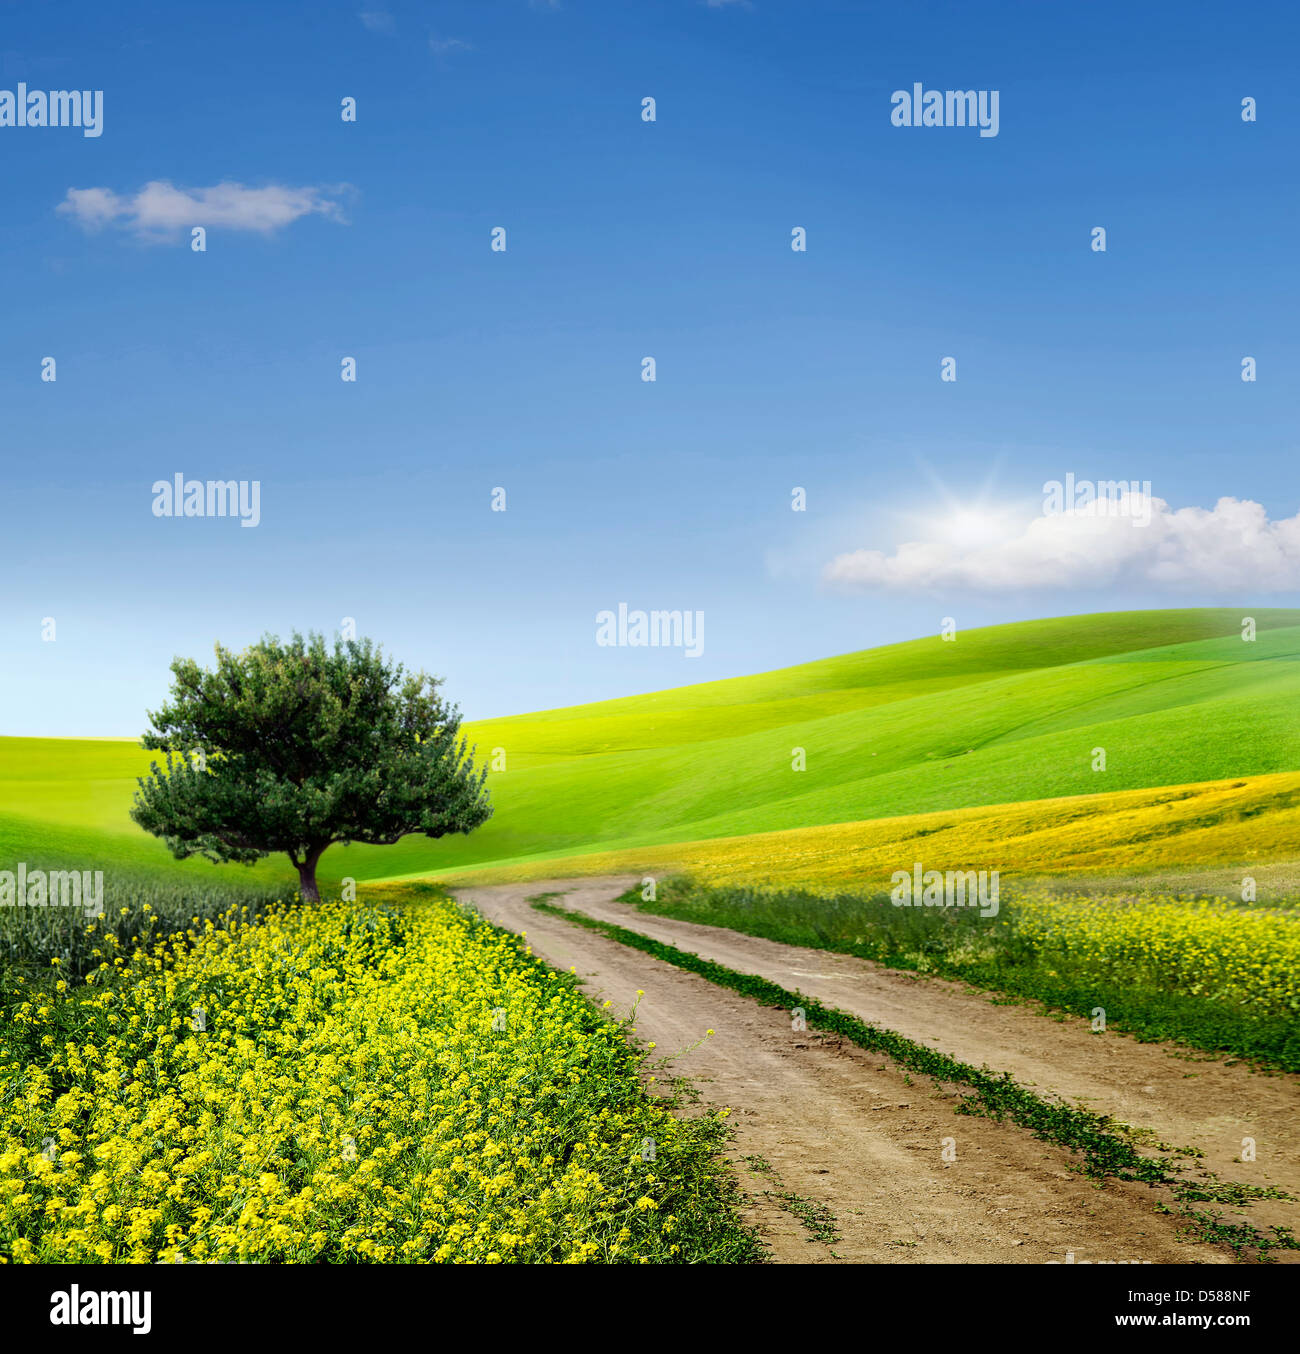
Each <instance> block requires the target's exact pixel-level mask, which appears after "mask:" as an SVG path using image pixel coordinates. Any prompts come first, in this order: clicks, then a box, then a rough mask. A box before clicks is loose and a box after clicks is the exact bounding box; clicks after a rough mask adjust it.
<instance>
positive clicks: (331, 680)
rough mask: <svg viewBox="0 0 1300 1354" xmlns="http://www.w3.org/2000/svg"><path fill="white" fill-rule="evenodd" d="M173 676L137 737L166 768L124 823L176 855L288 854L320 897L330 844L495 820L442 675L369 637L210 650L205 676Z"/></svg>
mask: <svg viewBox="0 0 1300 1354" xmlns="http://www.w3.org/2000/svg"><path fill="white" fill-rule="evenodd" d="M171 671H172V674H173V678H174V681H173V684H172V690H171V693H170V699H169V701H168V703H167V704H166V705H164V706H163V707H162V708H161V709H159V710H157V711H149V712H148V714H149V720H150V723H151V724H152V726H153V727H152V729H151V730H150V731H149V732H148V733H146V734H145V735H144V738H143V739H142V740H141V741H142V743H143V746H144V747H146V748H150V749H153V750H156V751H161V752H166V753H167V765H166V767H165V768H163V767H160V766H159V765H158V763H157V762H155V763H153V765H152V768H151V773H150V775H149V776H148V777H142V778H141V779H140V780H139V781H138V782H137V784H138V787H139V788H138V790H137V792H136V796H135V802H134V804H133V806H132V809H131V817H132V818H133V819H134V820H135V821H136V822H137V823H138V824H139V825H140V826H141V827H142V828H144V829H145V831H146V832H151V833H153V834H154V835H155V836H157V837H161V838H163V840H164V841H166V843H167V845H168V846H169V847H170V848H171V850H172V853H173V854H174V855H176V856H177V857H181V858H184V857H186V856H192V855H202V856H206V857H207V858H208V859H209V860H212V861H217V862H225V861H243V862H246V863H250V862H252V861H255V860H258V859H260V858H261V857H263V856H267V855H270V854H271V853H272V852H279V851H283V852H284V853H285V854H287V855H288V857H289V859H290V860H291V861H292V862H293V864H294V866H295V868H296V869H297V870H298V876H299V892H300V894H301V896H302V898H303V900H304V901H315V900H316V899H317V898H318V897H319V892H318V890H317V886H316V866H317V862H318V861H319V860H320V857H321V855H322V853H323V852H324V851H325V850H326V849H327V848H328V847H329V846H331V845H333V844H334V843H336V842H343V843H349V842H365V843H369V844H371V845H378V846H387V845H391V844H392V843H394V842H396V841H398V840H399V839H400V838H402V837H405V836H407V835H408V834H411V833H416V832H422V833H424V834H425V835H426V836H428V837H441V836H444V835H446V834H448V833H453V832H470V831H472V830H473V829H474V828H476V827H478V826H479V825H480V824H482V823H484V822H486V821H487V819H488V818H489V817H490V816H491V814H492V808H491V804H490V802H489V799H488V794H487V790H486V789H485V787H484V780H485V779H486V776H487V771H486V769H484V770H482V771H475V769H474V764H473V752H472V749H468V748H467V747H466V744H465V740H464V739H463V738H461V737H460V711H459V710H458V709H457V708H456V707H455V706H450V705H448V704H446V703H445V702H444V701H443V699H442V698H441V695H440V693H439V687H440V686H441V680H440V679H439V678H435V677H430V676H428V675H427V674H426V673H424V672H414V673H407V672H406V670H405V669H404V668H403V667H402V665H401V664H400V663H394V662H392V661H390V660H388V659H386V658H385V657H384V655H383V653H382V651H381V650H380V648H379V647H378V646H377V645H374V644H373V643H372V642H371V641H370V640H365V639H363V640H336V641H335V642H334V645H333V647H332V648H330V647H329V646H327V644H326V642H325V640H324V638H323V637H322V636H320V635H318V634H310V635H308V636H307V637H306V638H304V637H303V636H302V635H300V634H296V633H295V634H294V635H293V636H292V637H291V638H290V639H289V640H288V641H287V642H284V643H282V642H281V641H280V640H279V639H277V638H276V637H274V636H271V635H268V636H265V637H264V638H263V639H261V640H260V641H258V643H256V644H254V645H252V646H250V647H249V648H247V649H245V650H244V651H243V652H242V653H232V652H231V651H230V650H228V649H225V648H223V647H222V646H221V645H217V646H216V665H215V667H214V668H213V669H211V670H208V669H205V668H201V667H200V666H199V665H198V663H196V662H195V661H194V660H193V659H188V658H177V659H176V660H175V661H174V662H173V663H172V665H171Z"/></svg>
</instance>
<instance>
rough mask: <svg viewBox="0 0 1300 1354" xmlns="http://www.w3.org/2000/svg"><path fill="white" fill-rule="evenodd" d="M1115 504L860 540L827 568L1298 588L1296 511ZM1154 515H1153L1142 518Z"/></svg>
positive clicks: (929, 579)
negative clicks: (900, 541) (886, 546)
mask: <svg viewBox="0 0 1300 1354" xmlns="http://www.w3.org/2000/svg"><path fill="white" fill-rule="evenodd" d="M1121 502H1122V504H1126V505H1127V506H1124V507H1122V508H1121V511H1120V512H1119V513H1116V512H1115V511H1114V505H1111V507H1112V511H1110V512H1108V511H1107V510H1106V506H1107V505H1105V504H1093V505H1092V506H1091V507H1090V508H1087V509H1078V510H1076V511H1074V512H1067V513H1055V514H1050V515H1049V514H1044V515H1042V516H1039V517H1033V518H1029V519H1023V518H1022V519H1020V520H1019V521H1018V522H1017V523H1016V525H1014V526H1013V527H1011V528H1010V529H1009V530H1006V531H1005V532H1004V533H1003V534H1001V535H1000V537H999V538H998V539H995V540H989V539H988V537H987V534H984V535H981V533H979V532H978V531H974V532H969V531H966V530H965V529H964V523H963V522H962V519H961V516H960V515H959V516H957V517H955V518H954V519H953V521H952V524H951V525H952V530H951V531H950V532H944V531H943V530H942V529H940V530H939V531H938V532H936V533H934V538H933V539H930V540H925V541H909V542H907V543H906V544H904V545H900V546H899V547H898V548H897V549H896V550H895V551H894V553H893V554H892V555H886V554H884V553H883V552H882V551H879V550H854V551H852V552H850V553H848V554H843V555H839V556H837V557H836V558H835V559H833V560H832V561H831V562H830V563H829V564H828V565H827V566H826V567H825V569H824V570H823V577H824V578H825V579H826V581H827V582H829V583H832V584H837V585H840V586H842V587H846V588H854V589H867V590H872V591H898V592H910V591H921V590H927V589H933V588H946V589H951V588H957V589H973V590H979V591H1001V590H1008V589H1026V588H1090V587H1098V586H1108V585H1111V584H1116V583H1130V584H1146V585H1148V586H1152V587H1157V588H1173V589H1178V588H1195V589H1200V590H1202V591H1209V592H1213V593H1228V592H1274V591H1285V590H1290V589H1294V588H1300V513H1298V514H1297V515H1296V516H1295V517H1287V518H1282V519H1279V520H1277V521H1270V520H1269V517H1268V514H1267V512H1265V510H1264V508H1263V507H1262V506H1261V505H1260V504H1258V503H1254V502H1251V501H1250V500H1249V499H1245V500H1243V499H1236V498H1221V499H1219V501H1218V502H1217V503H1216V504H1215V505H1214V507H1213V508H1212V509H1205V508H1178V509H1171V508H1170V507H1169V505H1168V503H1166V502H1165V501H1164V499H1161V498H1146V497H1144V496H1143V495H1141V494H1138V495H1135V496H1132V497H1130V496H1127V495H1126V496H1125V498H1124V499H1123V500H1122V501H1121ZM1148 515H1149V521H1147V522H1146V523H1145V525H1144V524H1142V521H1141V519H1142V518H1143V517H1146V516H1148Z"/></svg>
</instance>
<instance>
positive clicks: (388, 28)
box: [357, 9, 397, 33]
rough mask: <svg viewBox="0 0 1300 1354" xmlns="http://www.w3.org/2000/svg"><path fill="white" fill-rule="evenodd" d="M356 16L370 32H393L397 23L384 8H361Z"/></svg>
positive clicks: (395, 30)
mask: <svg viewBox="0 0 1300 1354" xmlns="http://www.w3.org/2000/svg"><path fill="white" fill-rule="evenodd" d="M357 18H358V19H360V20H361V22H362V23H363V24H364V25H365V26H366V27H367V28H368V29H369V30H370V31H371V32H372V33H395V32H397V23H396V21H395V20H394V19H393V16H392V15H391V14H390V13H389V12H388V11H387V10H386V9H363V10H362V11H361V12H360V13H359V14H358V15H357Z"/></svg>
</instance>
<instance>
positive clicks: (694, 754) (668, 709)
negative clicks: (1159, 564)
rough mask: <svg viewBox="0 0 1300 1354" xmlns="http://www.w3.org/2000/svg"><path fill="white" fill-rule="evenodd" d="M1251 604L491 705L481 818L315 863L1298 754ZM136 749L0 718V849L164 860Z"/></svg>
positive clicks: (1203, 778)
mask: <svg viewBox="0 0 1300 1354" xmlns="http://www.w3.org/2000/svg"><path fill="white" fill-rule="evenodd" d="M1249 614H1252V615H1253V616H1254V617H1255V620H1256V623H1257V626H1258V630H1259V634H1258V639H1257V640H1256V641H1255V642H1253V643H1245V642H1243V641H1242V639H1241V618H1242V611H1241V610H1240V609H1219V610H1184V611H1155V612H1124V613H1113V614H1103V615H1097V616H1080V617H1066V618H1060V619H1052V620H1044V621H1027V622H1022V623H1019V624H1016V625H1004V626H996V627H990V628H987V629H984V630H973V631H968V632H962V633H959V634H958V636H957V638H956V640H955V641H954V642H944V641H942V640H941V639H939V637H938V636H933V637H929V638H926V639H920V640H913V641H910V642H908V643H904V644H895V645H889V646H887V647H884V648H880V649H870V650H866V651H863V652H861V653H854V654H847V655H843V656H841V657H837V658H830V659H825V660H822V661H820V662H816V663H808V664H804V665H801V666H799V667H794V668H786V669H782V670H780V671H776V672H768V673H761V674H758V675H756V676H752V677H741V678H735V679H730V680H727V681H720V682H712V683H706V684H702V685H697V686H690V687H681V688H678V689H675V690H671V691H663V692H656V693H653V694H650V695H646V696H637V697H631V698H627V699H623V700H616V701H607V702H602V703H600V704H594V705H586V706H575V707H571V708H568V709H561V710H550V711H543V712H541V713H537V714H531V715H519V716H514V717H511V718H507V719H499V720H492V721H486V722H483V723H480V724H477V725H475V726H471V727H470V728H469V730H468V732H469V736H470V738H471V740H472V741H474V742H475V743H477V745H478V750H479V755H480V757H483V758H486V757H488V756H490V755H491V753H492V751H493V749H497V748H500V749H503V750H504V755H505V760H506V770H504V771H500V772H495V773H493V774H492V775H491V777H490V786H491V789H492V794H493V798H494V801H495V803H496V808H497V812H496V816H495V818H494V819H493V820H492V821H491V822H490V823H489V824H488V825H487V826H486V827H485V828H483V829H482V830H480V831H479V832H477V833H475V834H474V835H473V836H471V837H469V838H456V839H446V840H444V841H441V842H430V841H427V840H426V839H424V838H418V837H412V838H408V839H406V840H405V841H403V842H401V843H400V844H398V845H397V846H395V847H389V848H365V847H357V848H352V849H350V850H349V851H346V852H344V851H342V850H340V849H338V848H335V849H334V850H332V851H331V852H330V853H329V854H328V855H327V856H326V857H325V860H324V861H323V863H322V879H323V880H329V879H334V878H337V877H339V876H340V875H342V874H353V875H355V876H357V877H358V878H375V877H384V876H389V877H391V876H395V875H403V874H412V873H419V872H425V871H430V870H441V869H448V868H459V867H467V866H474V865H479V864H486V863H501V862H507V861H519V860H523V859H528V858H531V857H537V856H551V857H556V856H564V855H570V854H577V853H584V852H594V851H602V850H614V849H619V850H622V849H626V848H634V849H637V850H640V849H642V848H648V847H653V846H658V845H665V844H674V843H682V842H700V841H707V840H709V839H716V838H734V837H738V836H742V835H747V834H752V833H768V832H773V831H781V830H788V829H797V828H811V827H817V826H821V825H826V824H854V823H857V822H859V821H861V820H867V819H879V818H891V819H893V818H899V817H902V816H906V815H913V814H930V813H934V812H936V811H942V812H944V813H951V812H952V811H954V810H962V809H971V808H976V807H979V806H988V805H1009V804H1018V803H1025V802H1026V801H1033V800H1039V799H1059V798H1063V797H1072V796H1083V795H1088V796H1095V795H1098V794H1106V795H1113V794H1114V793H1116V792H1121V791H1127V790H1136V789H1141V788H1144V787H1150V786H1169V785H1176V786H1182V785H1190V784H1191V783H1193V782H1210V781H1218V780H1223V779H1225V778H1231V777H1244V776H1252V777H1258V776H1264V775H1266V774H1267V773H1276V772H1288V771H1292V770H1300V721H1297V719H1296V714H1295V712H1296V710H1297V709H1298V708H1300V611H1296V610H1256V611H1252V612H1250V613H1249ZM1097 747H1104V748H1105V750H1106V770H1105V771H1103V772H1098V771H1094V770H1093V769H1092V761H1093V749H1094V748H1097ZM795 748H802V749H803V750H804V757H805V759H806V769H805V770H802V771H796V770H793V769H792V760H793V750H794V749H795ZM148 762H149V756H148V754H145V753H143V752H142V751H141V750H140V749H139V748H138V747H136V746H135V745H134V744H132V743H130V742H115V741H80V740H35V739H0V854H2V855H3V856H7V857H10V858H13V859H19V858H21V859H27V860H29V861H32V860H34V859H35V858H37V857H38V856H51V855H57V856H60V857H67V856H69V855H72V856H75V857H77V858H79V859H86V860H92V861H93V860H98V859H105V860H107V861H108V862H109V863H112V864H118V863H121V864H122V865H123V866H125V865H127V864H132V863H133V864H136V865H138V866H140V867H141V868H146V869H168V868H170V857H169V856H168V855H167V853H166V851H165V850H164V849H163V848H162V847H161V846H160V845H159V844H158V843H157V842H154V841H153V840H152V839H149V838H146V837H144V836H143V835H142V834H140V833H139V832H138V831H137V830H136V829H135V828H134V826H133V825H132V824H131V823H130V821H129V819H128V818H127V817H126V808H127V805H128V804H129V802H130V796H131V790H132V786H133V781H134V777H135V776H136V775H138V774H140V773H141V772H142V771H143V770H144V769H145V768H146V767H147V765H148ZM1261 783H1262V782H1261ZM1259 811H1260V810H1259V809H1256V812H1259ZM38 847H39V850H38V849H37V848H38ZM24 852H25V853H26V854H25V855H24ZM1193 863H1195V862H1193ZM193 868H194V869H196V870H199V871H201V870H204V869H206V868H207V867H206V866H204V865H202V864H201V863H199V864H196V865H195V866H193ZM282 870H283V867H282V866H281V865H280V864H279V863H278V862H268V863H266V864H265V865H262V866H259V867H258V869H257V871H256V872H255V876H260V877H262V878H266V877H278V876H279V875H280V874H281V872H282ZM225 873H228V874H232V875H236V876H240V875H243V876H245V877H248V876H249V872H245V871H242V870H239V869H237V868H235V867H227V869H226V871H225Z"/></svg>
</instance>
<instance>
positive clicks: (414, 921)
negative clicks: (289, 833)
mask: <svg viewBox="0 0 1300 1354" xmlns="http://www.w3.org/2000/svg"><path fill="white" fill-rule="evenodd" d="M60 986H61V987H62V990H52V991H51V992H50V994H49V995H46V996H41V995H35V994H34V995H33V996H32V998H31V999H30V1000H27V1001H23V1002H21V1003H20V1004H19V1005H18V1007H17V1008H16V1009H17V1019H16V1021H15V1023H14V1024H13V1026H12V1028H11V1029H10V1030H8V1031H6V1032H4V1033H0V1087H2V1094H0V1255H2V1256H3V1257H4V1258H5V1259H10V1260H15V1261H43V1262H51V1261H65V1262H86V1261H97V1260H98V1261H110V1260H113V1261H122V1260H125V1261H137V1262H150V1261H157V1260H163V1261H174V1262H211V1261H313V1260H335V1261H349V1260H373V1261H390V1262H391V1261H397V1262H401V1261H485V1262H489V1263H492V1262H501V1261H514V1260H553V1261H561V1262H569V1263H581V1262H584V1261H589V1260H602V1261H610V1260H613V1261H620V1260H625V1261H633V1262H635V1261H638V1260H654V1261H664V1260H674V1259H683V1260H685V1259H695V1260H697V1259H701V1258H704V1259H711V1258H724V1259H730V1258H736V1255H735V1254H734V1253H732V1252H731V1251H729V1249H728V1248H733V1249H734V1248H740V1249H741V1250H743V1248H744V1245H745V1244H746V1243H747V1240H748V1238H747V1237H746V1235H745V1234H744V1233H742V1232H740V1231H739V1230H737V1228H736V1227H735V1226H734V1225H733V1214H732V1213H731V1211H730V1203H729V1197H730V1196H729V1195H727V1194H726V1192H725V1188H726V1187H724V1185H723V1184H722V1183H721V1177H720V1176H719V1175H718V1173H717V1168H716V1163H717V1158H716V1148H717V1145H718V1143H719V1141H720V1139H721V1137H722V1136H723V1133H724V1129H723V1127H722V1125H721V1124H720V1123H719V1122H718V1119H717V1118H716V1117H714V1116H702V1117H693V1118H691V1119H680V1118H678V1117H676V1116H675V1115H674V1114H673V1113H672V1112H671V1111H670V1109H669V1108H668V1107H667V1105H666V1103H664V1102H660V1101H658V1100H657V1099H655V1098H654V1097H650V1096H647V1095H646V1094H645V1093H644V1091H643V1089H642V1086H641V1083H640V1080H639V1075H638V1068H639V1059H638V1055H636V1054H635V1053H633V1052H632V1051H631V1050H630V1049H629V1047H628V1045H627V1043H626V1041H625V1038H624V1035H623V1031H622V1029H621V1027H620V1026H619V1025H617V1024H615V1023H613V1022H611V1021H607V1020H605V1019H603V1018H601V1017H600V1016H599V1015H597V1014H596V1012H595V1010H594V1008H592V1007H591V1006H590V1005H589V1003H587V1002H586V1001H585V1000H584V999H583V998H582V997H581V996H580V995H579V994H578V993H577V992H576V991H575V990H574V988H573V986H572V984H571V983H570V982H569V981H568V980H567V979H565V978H563V977H561V976H560V975H558V974H556V973H554V972H552V971H551V970H548V969H545V968H544V967H543V966H541V965H540V964H538V963H536V962H535V961H533V960H532V959H531V958H529V957H528V956H527V955H526V954H525V953H523V952H521V950H520V947H519V945H518V942H517V940H516V939H515V938H514V937H511V936H508V935H505V934H503V933H501V932H498V931H496V930H494V929H493V928H491V927H489V926H487V925H486V924H485V923H483V922H481V921H480V920H478V919H477V918H473V917H471V916H469V915H468V914H466V913H465V912H463V911H462V910H460V909H459V908H458V907H457V906H456V905H455V904H453V903H452V902H450V901H449V900H447V899H445V898H442V897H439V896H434V897H431V898H430V897H425V898H424V899H422V900H417V901H412V902H409V903H407V904H406V905H404V906H401V907H384V908H367V907H362V906H360V905H357V904H343V903H328V904H324V905H321V906H319V907H315V908H311V909H303V908H299V909H297V910H295V909H290V908H283V909H276V910H273V911H272V912H271V913H270V915H269V916H267V917H266V918H265V919H264V920H261V921H258V922H257V923H255V924H250V923H248V922H247V921H244V920H241V918H240V916H239V915H238V913H231V914H228V915H227V916H225V917H223V918H222V919H221V920H220V922H219V923H218V924H214V923H212V922H211V921H209V922H208V923H206V924H205V925H203V926H202V927H201V928H200V927H193V928H191V930H190V931H189V932H188V933H186V934H185V935H182V936H179V937H173V938H171V939H168V940H164V941H162V942H159V943H157V944H155V945H154V946H152V947H151V948H149V949H147V950H144V951H141V952H139V953H137V954H136V955H134V956H133V957H131V958H129V959H124V958H120V957H119V958H114V957H113V956H112V950H111V946H110V947H108V950H107V952H106V953H105V956H104V959H103V963H102V965H101V967H100V968H99V969H98V970H96V971H94V972H92V973H91V975H90V978H89V983H88V987H87V988H84V989H82V990H80V991H77V990H73V989H69V988H68V987H67V985H64V984H61V985H60ZM33 1048H38V1049H41V1050H43V1053H42V1056H41V1057H39V1058H38V1059H36V1060H35V1061H33V1060H32V1059H31V1056H30V1055H31V1051H32V1049H33Z"/></svg>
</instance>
